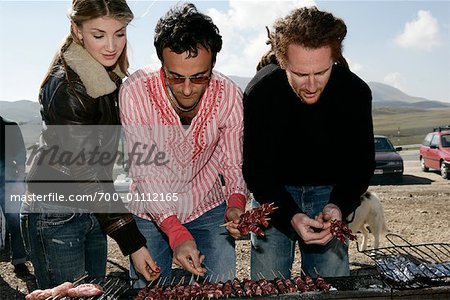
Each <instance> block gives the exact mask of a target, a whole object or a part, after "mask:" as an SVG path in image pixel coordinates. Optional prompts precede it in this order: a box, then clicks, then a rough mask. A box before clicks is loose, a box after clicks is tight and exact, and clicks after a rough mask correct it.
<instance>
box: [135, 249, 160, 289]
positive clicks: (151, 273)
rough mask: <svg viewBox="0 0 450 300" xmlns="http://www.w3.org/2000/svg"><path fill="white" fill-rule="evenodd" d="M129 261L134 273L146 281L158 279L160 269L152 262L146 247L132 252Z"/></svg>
mask: <svg viewBox="0 0 450 300" xmlns="http://www.w3.org/2000/svg"><path fill="white" fill-rule="evenodd" d="M131 260H132V262H133V265H134V268H135V269H136V271H137V272H139V273H140V274H141V275H142V276H144V277H145V279H146V280H147V281H152V280H155V279H156V278H158V277H159V275H160V272H161V269H160V268H159V267H158V265H157V264H156V262H155V261H154V260H153V258H152V256H151V255H150V252H149V251H148V249H147V247H145V246H142V247H141V248H139V250H137V251H135V252H133V253H132V254H131Z"/></svg>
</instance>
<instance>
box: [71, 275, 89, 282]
mask: <svg viewBox="0 0 450 300" xmlns="http://www.w3.org/2000/svg"><path fill="white" fill-rule="evenodd" d="M88 276H89V275H88V274H85V275H83V276H81V277H80V278H78V279H77V280H75V281H74V282H73V285H77V284H78V283H80V282H81V281H82V280H83V279H86V278H87V277H88Z"/></svg>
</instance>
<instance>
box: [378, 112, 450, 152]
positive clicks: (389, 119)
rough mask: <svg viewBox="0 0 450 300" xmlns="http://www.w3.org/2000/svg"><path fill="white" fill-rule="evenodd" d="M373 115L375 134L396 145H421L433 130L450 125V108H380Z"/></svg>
mask: <svg viewBox="0 0 450 300" xmlns="http://www.w3.org/2000/svg"><path fill="white" fill-rule="evenodd" d="M372 115H373V126H374V132H375V134H381V135H385V136H387V137H389V138H390V140H391V141H392V143H393V144H395V145H411V144H420V143H421V142H422V140H423V139H424V137H425V135H426V134H427V133H429V132H431V131H432V130H433V128H435V127H438V126H444V125H450V108H446V109H428V110H414V109H401V108H399V109H398V108H379V109H374V110H373V113H372Z"/></svg>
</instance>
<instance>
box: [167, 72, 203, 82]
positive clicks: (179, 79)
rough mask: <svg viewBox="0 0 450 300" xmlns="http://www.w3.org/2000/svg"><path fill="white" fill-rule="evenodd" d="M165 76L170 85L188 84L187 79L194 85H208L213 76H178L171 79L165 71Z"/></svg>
mask: <svg viewBox="0 0 450 300" xmlns="http://www.w3.org/2000/svg"><path fill="white" fill-rule="evenodd" d="M164 76H165V77H166V80H167V82H169V84H173V85H176V84H183V83H185V82H186V79H189V81H190V82H191V83H193V84H205V83H208V82H209V80H210V79H211V75H202V76H177V77H169V76H167V74H166V71H165V70H164Z"/></svg>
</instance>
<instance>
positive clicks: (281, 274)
mask: <svg viewBox="0 0 450 300" xmlns="http://www.w3.org/2000/svg"><path fill="white" fill-rule="evenodd" d="M278 274H280V276H281V278H283V279H284V280H286V277H284V275H283V273H281V272H280V271H278Z"/></svg>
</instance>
